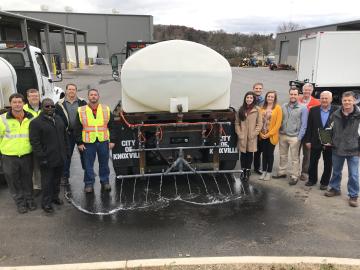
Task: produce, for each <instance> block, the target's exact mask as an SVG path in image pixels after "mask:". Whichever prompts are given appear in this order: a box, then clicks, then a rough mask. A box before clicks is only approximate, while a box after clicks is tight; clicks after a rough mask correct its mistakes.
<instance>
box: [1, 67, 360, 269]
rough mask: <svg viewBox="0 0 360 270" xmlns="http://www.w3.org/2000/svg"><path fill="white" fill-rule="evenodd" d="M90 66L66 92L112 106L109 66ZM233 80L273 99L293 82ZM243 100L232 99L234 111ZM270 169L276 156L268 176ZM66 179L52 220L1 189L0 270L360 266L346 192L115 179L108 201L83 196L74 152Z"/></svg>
mask: <svg viewBox="0 0 360 270" xmlns="http://www.w3.org/2000/svg"><path fill="white" fill-rule="evenodd" d="M97 68H98V70H97V71H96V74H95V75H94V74H93V76H90V75H89V72H85V71H84V72H80V73H79V74H80V75H81V76H78V77H76V76H75V75H74V74H66V76H65V81H64V84H65V83H66V82H69V81H73V80H76V81H77V82H78V84H79V88H80V90H81V91H80V94H81V95H83V96H84V95H86V91H85V90H86V89H87V88H88V87H94V86H95V87H100V89H101V91H102V92H101V98H102V99H103V100H104V101H105V102H106V103H108V104H111V106H113V105H114V104H115V103H116V102H117V99H118V98H117V97H118V96H119V93H118V92H117V91H118V85H117V84H116V83H114V82H113V81H111V80H110V78H111V77H110V75H109V74H108V73H107V68H109V67H106V66H105V67H97ZM82 73H83V74H82ZM79 74H78V75H79ZM233 74H234V79H233V86H232V87H233V89H248V87H249V85H250V83H252V82H254V81H258V80H259V78H264V80H265V81H268V85H271V88H274V89H278V90H279V89H282V90H281V91H282V92H281V97H280V100H284V99H286V92H287V91H286V89H287V86H286V83H287V82H286V80H287V79H288V77H292V76H294V73H288V72H287V71H284V72H275V73H272V72H270V73H269V72H268V71H267V70H263V69H249V70H240V69H238V70H234V73H233ZM274 74H275V75H276V76H274ZM109 77H110V78H109ZM260 81H261V79H260ZM244 82H245V83H244ZM270 82H271V83H272V84H270ZM91 84H92V85H91ZM284 85H285V86H284ZM277 86H278V87H277ZM281 87H282V88H281ZM269 88H270V86H269ZM242 93H243V92H236V91H233V92H232V96H233V100H232V103H234V104H233V105H235V106H238V105H237V104H238V103H239V100H241V99H240V95H242ZM276 153H277V150H276ZM277 162H278V161H277V154H276V160H275V171H276V168H277ZM110 167H111V163H110ZM95 171H97V166H96V168H95ZM71 173H72V175H71V179H70V183H71V196H69V194H67V198H69V200H70V203H68V202H66V203H65V204H64V205H63V206H60V207H58V206H56V209H55V213H54V214H53V215H48V214H45V213H44V212H43V211H41V210H36V211H34V212H30V213H27V214H24V215H19V214H17V212H16V209H15V206H14V203H13V201H12V199H11V198H10V195H9V192H8V190H7V189H6V188H4V187H2V188H0V205H1V206H2V210H1V212H0V266H4V265H26V264H27V265H34V264H54V263H75V262H94V261H110V260H111V261H113V260H126V259H141V258H166V257H187V256H191V257H195V256H248V255H265V256H266V255H269V256H270V255H271V256H334V257H351V258H360V249H359V246H360V235H359V233H358V232H359V228H360V225H359V222H358V221H359V220H360V212H359V209H354V208H350V207H349V206H348V205H347V201H346V193H345V192H344V193H343V195H342V196H340V197H337V198H325V197H324V196H323V192H322V191H320V190H319V189H318V187H316V186H314V187H311V188H308V187H305V186H304V182H299V183H298V185H296V186H293V187H289V185H288V184H287V182H286V181H285V180H281V179H279V180H275V179H273V180H272V181H269V182H264V181H258V180H257V176H256V175H252V176H251V181H250V184H249V186H248V188H247V187H246V186H245V187H244V186H242V185H241V182H240V181H239V180H238V179H237V178H232V177H230V176H227V177H225V175H221V176H216V178H215V179H214V178H213V176H212V175H210V176H205V177H204V179H201V177H199V176H195V177H190V178H189V179H188V178H187V177H177V178H176V179H175V178H174V177H169V178H164V179H163V180H162V181H161V179H159V178H156V179H137V180H136V182H135V181H134V180H124V181H122V180H115V175H114V173H113V171H112V172H111V186H112V191H111V192H110V193H101V191H100V184H99V182H98V181H99V180H98V178H97V182H96V185H95V193H94V194H93V195H85V194H84V192H83V182H82V173H83V172H82V169H81V166H80V162H79V159H78V154H77V153H76V152H75V154H74V157H73V162H72V167H71ZM344 177H346V173H345V172H344ZM188 180H189V181H188ZM343 182H344V183H343V188H344V189H343V190H344V191H345V190H346V186H345V185H346V181H343ZM160 187H161V188H160ZM63 190H64V189H63ZM134 190H135V192H134ZM65 193H66V192H65ZM62 194H63V193H62ZM65 195H66V194H65ZM37 201H38V202H39V201H40V198H37Z"/></svg>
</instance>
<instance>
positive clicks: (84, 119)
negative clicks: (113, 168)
mask: <svg viewBox="0 0 360 270" xmlns="http://www.w3.org/2000/svg"><path fill="white" fill-rule="evenodd" d="M99 99H100V95H99V91H98V90H97V89H90V90H89V91H88V105H85V106H82V107H79V108H78V116H77V118H78V128H77V132H76V134H77V136H76V138H77V139H76V141H77V145H78V148H79V151H81V152H82V153H83V155H84V163H85V176H84V183H85V188H84V191H85V193H93V192H94V183H95V173H94V162H95V158H96V154H97V155H98V161H99V177H100V183H101V191H111V186H110V184H109V175H110V169H109V150H111V149H112V148H114V146H115V144H114V143H113V141H114V140H115V138H114V134H113V132H112V125H113V121H114V120H113V115H112V114H111V112H110V108H109V106H106V105H104V104H100V103H99Z"/></svg>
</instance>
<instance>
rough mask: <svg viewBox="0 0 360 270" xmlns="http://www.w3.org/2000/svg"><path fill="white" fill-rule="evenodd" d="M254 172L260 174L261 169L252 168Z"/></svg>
mask: <svg viewBox="0 0 360 270" xmlns="http://www.w3.org/2000/svg"><path fill="white" fill-rule="evenodd" d="M254 173H256V174H258V175H262V171H260V169H254Z"/></svg>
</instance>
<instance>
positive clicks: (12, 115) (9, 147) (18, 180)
mask: <svg viewBox="0 0 360 270" xmlns="http://www.w3.org/2000/svg"><path fill="white" fill-rule="evenodd" d="M9 102H10V106H11V109H10V110H9V112H7V113H4V114H2V115H1V116H0V152H1V154H2V162H3V170H4V175H5V179H6V181H7V183H8V186H9V189H10V193H11V195H12V197H13V199H14V201H15V203H16V206H17V210H18V212H19V213H21V214H24V213H26V212H27V211H28V210H30V211H33V210H35V209H36V204H35V202H34V198H33V183H32V179H31V177H32V173H33V163H32V148H31V145H30V140H29V125H30V121H31V119H32V118H33V115H32V114H30V113H28V112H26V111H24V109H23V106H24V97H23V95H21V94H18V93H15V94H12V95H11V96H10V97H9Z"/></svg>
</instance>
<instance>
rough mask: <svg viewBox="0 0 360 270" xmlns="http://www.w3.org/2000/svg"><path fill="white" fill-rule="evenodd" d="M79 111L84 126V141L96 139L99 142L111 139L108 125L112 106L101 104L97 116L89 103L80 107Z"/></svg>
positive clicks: (88, 141) (90, 141) (89, 141)
mask: <svg viewBox="0 0 360 270" xmlns="http://www.w3.org/2000/svg"><path fill="white" fill-rule="evenodd" d="M78 113H79V118H80V122H81V124H82V126H83V130H82V141H83V142H84V143H93V142H95V141H96V139H98V141H99V142H105V141H108V140H109V139H110V133H109V129H108V126H107V125H108V123H109V119H110V108H109V107H108V106H106V105H102V104H99V105H98V108H97V111H96V118H95V117H94V114H93V112H92V110H91V108H90V107H89V106H88V105H86V106H82V107H79V108H78Z"/></svg>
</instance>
